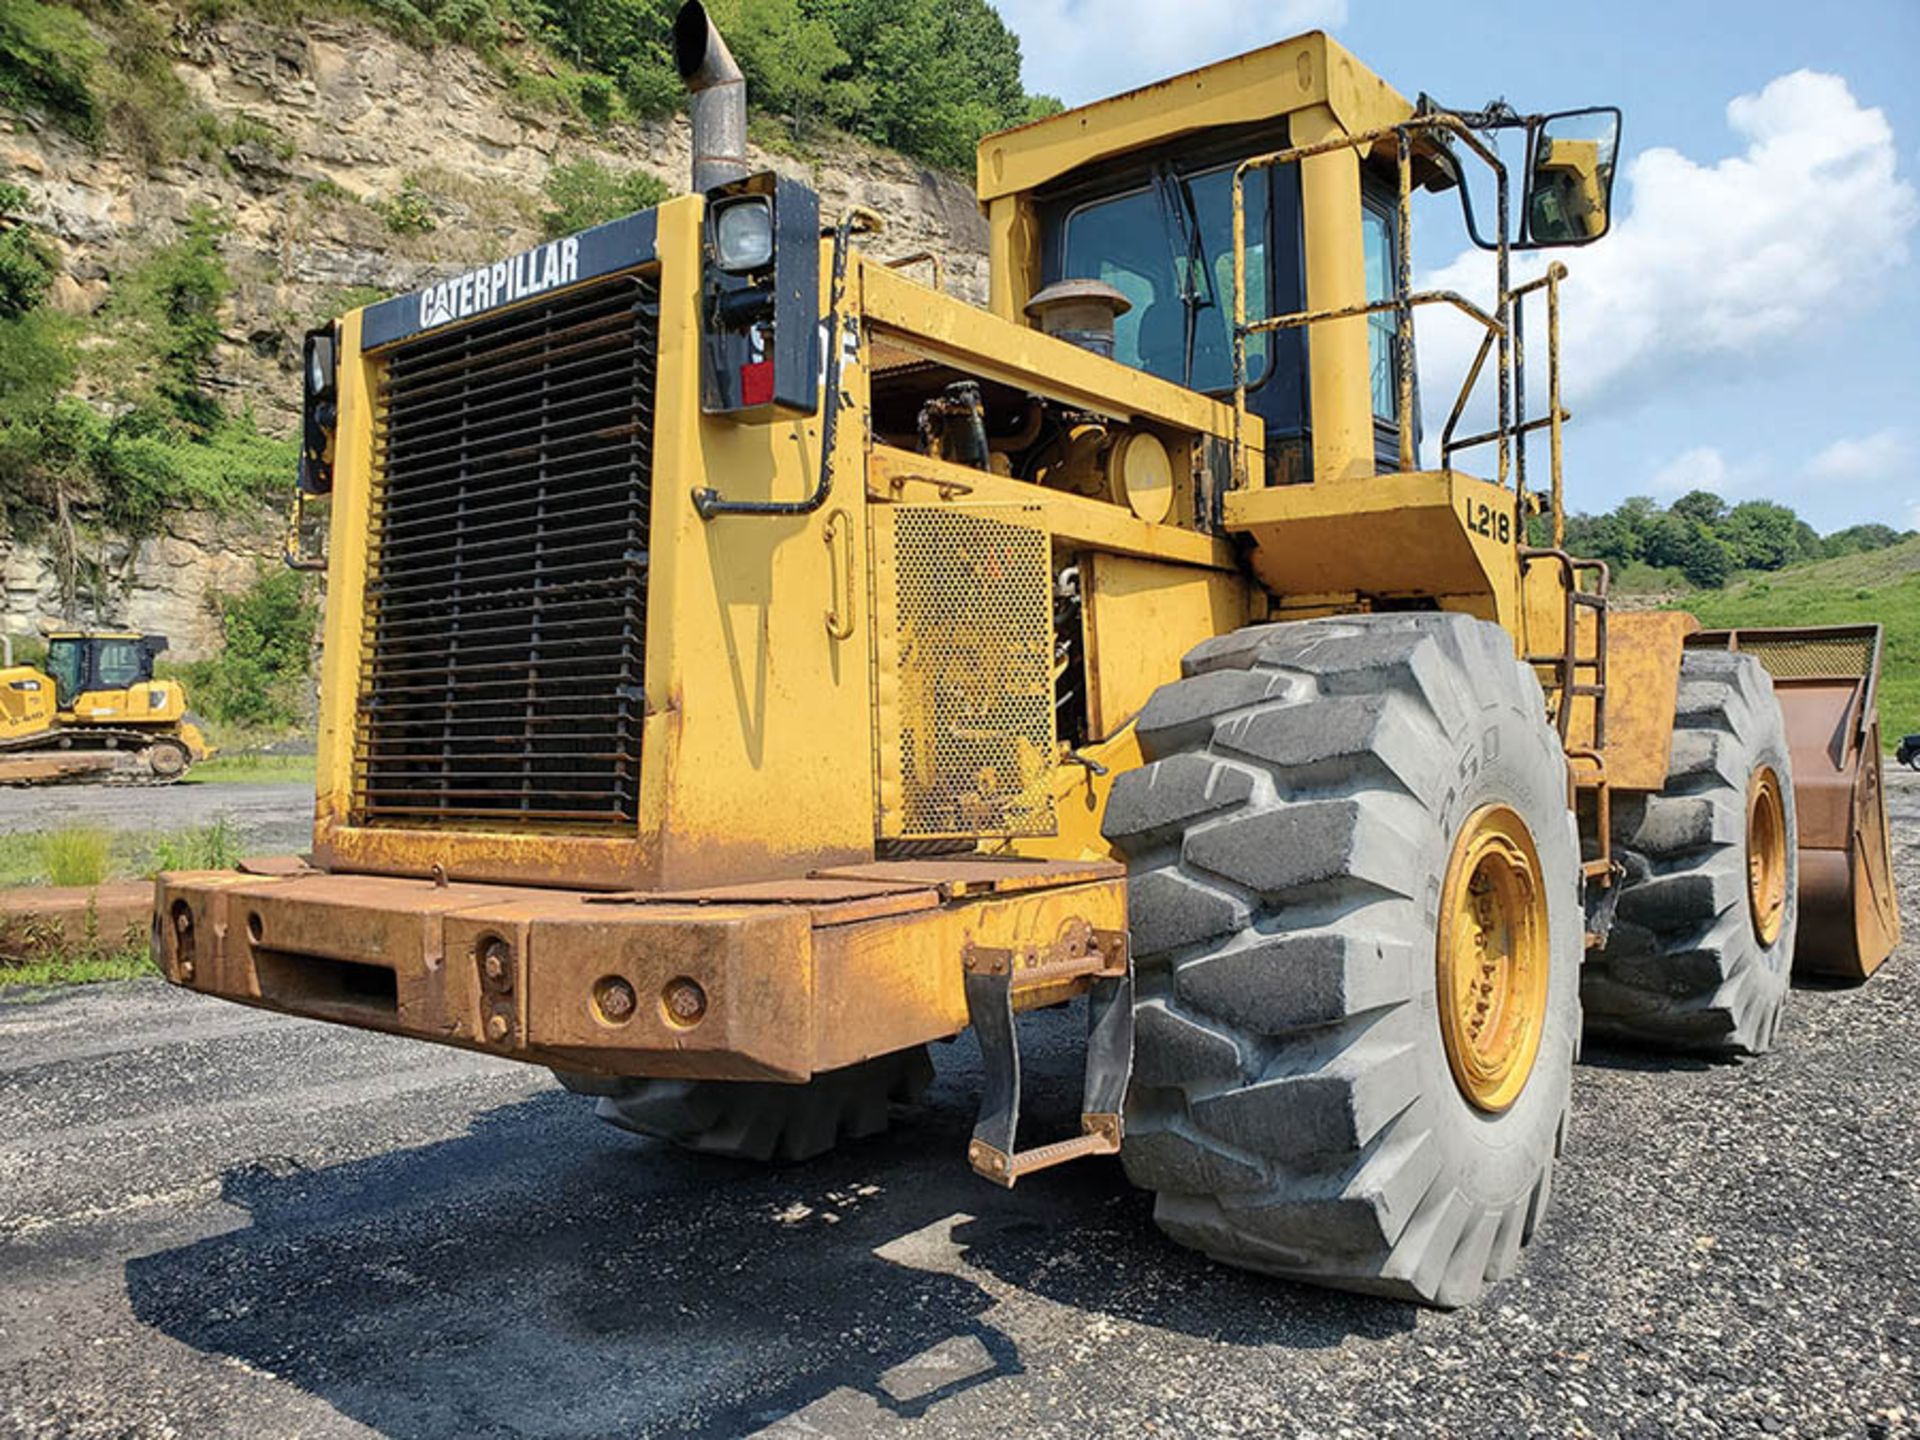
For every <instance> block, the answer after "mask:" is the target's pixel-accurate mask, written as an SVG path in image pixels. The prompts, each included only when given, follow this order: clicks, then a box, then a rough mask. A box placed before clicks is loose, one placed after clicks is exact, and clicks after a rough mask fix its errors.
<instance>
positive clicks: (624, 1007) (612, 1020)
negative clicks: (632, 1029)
mask: <svg viewBox="0 0 1920 1440" xmlns="http://www.w3.org/2000/svg"><path fill="white" fill-rule="evenodd" d="M593 1004H594V1008H595V1009H596V1010H597V1011H599V1014H600V1018H601V1019H602V1020H605V1021H606V1022H608V1023H609V1024H612V1025H621V1024H624V1023H626V1022H627V1021H628V1020H631V1019H632V1018H633V1012H634V1011H635V1010H636V1009H638V1008H639V1004H640V1002H639V999H638V997H636V996H635V995H634V993H633V986H632V984H631V983H630V982H628V981H627V980H626V979H624V978H623V977H621V976H619V975H608V976H606V977H605V978H604V979H602V980H601V981H599V983H597V984H596V985H595V986H594V987H593Z"/></svg>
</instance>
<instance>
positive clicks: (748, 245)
mask: <svg viewBox="0 0 1920 1440" xmlns="http://www.w3.org/2000/svg"><path fill="white" fill-rule="evenodd" d="M713 250H714V261H715V263H716V264H718V265H719V267H720V268H721V269H722V270H725V271H727V272H729V273H730V274H736V275H737V274H739V273H741V272H742V271H746V270H758V269H760V268H761V267H762V266H764V265H766V264H767V263H768V262H770V261H771V260H772V259H773V205H772V204H771V202H769V200H768V199H767V197H766V196H764V195H744V196H742V197H741V198H739V199H738V200H732V201H729V202H727V203H726V204H725V205H723V206H721V207H720V209H719V210H717V211H716V212H715V213H714V217H713Z"/></svg>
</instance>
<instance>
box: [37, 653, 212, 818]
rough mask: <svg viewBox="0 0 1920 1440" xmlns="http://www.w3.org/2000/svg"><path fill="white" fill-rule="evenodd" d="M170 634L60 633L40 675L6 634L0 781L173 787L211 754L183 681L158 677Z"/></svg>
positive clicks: (38, 670) (40, 670)
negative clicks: (21, 660)
mask: <svg viewBox="0 0 1920 1440" xmlns="http://www.w3.org/2000/svg"><path fill="white" fill-rule="evenodd" d="M166 648H167V641H166V637H165V636H162V635H141V634H137V633H133V632H123V631H113V632H79V631H62V632H59V633H56V634H53V635H50V636H48V637H47V659H46V668H45V669H44V670H42V669H37V668H35V667H34V666H31V665H16V664H14V663H13V642H12V640H11V639H8V638H6V637H4V636H0V785H37V784H47V783H54V782H59V781H67V780H86V781H90V780H114V781H133V782H136V783H143V784H161V785H165V784H171V783H172V782H173V781H175V780H178V779H179V778H180V777H181V776H182V775H185V774H186V773H187V770H188V769H189V768H190V767H191V766H192V765H193V764H194V763H195V762H196V761H199V760H204V759H206V758H207V756H208V754H209V753H210V752H209V750H208V748H207V742H206V738H205V737H204V736H203V735H202V734H201V732H200V727H199V724H198V723H197V722H196V721H195V719H194V717H193V716H192V715H191V714H190V713H189V712H188V710H187V696H186V691H185V690H184V689H183V688H182V687H181V685H180V682H179V681H177V680H156V679H154V676H153V661H154V657H155V656H157V655H160V654H162V653H164V652H165V651H166Z"/></svg>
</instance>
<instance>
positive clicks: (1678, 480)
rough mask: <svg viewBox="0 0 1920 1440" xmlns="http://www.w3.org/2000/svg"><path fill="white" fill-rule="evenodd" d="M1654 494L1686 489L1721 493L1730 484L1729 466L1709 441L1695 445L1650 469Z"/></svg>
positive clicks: (1732, 481) (1671, 492)
mask: <svg viewBox="0 0 1920 1440" xmlns="http://www.w3.org/2000/svg"><path fill="white" fill-rule="evenodd" d="M1651 483H1652V485H1653V489H1654V493H1655V494H1673V495H1684V494H1685V493H1686V492H1687V491H1689V490H1711V491H1712V492H1713V493H1714V494H1716V495H1725V494H1726V493H1727V491H1728V490H1729V489H1731V488H1733V486H1734V483H1735V480H1734V473H1733V467H1732V466H1730V465H1729V464H1727V457H1726V456H1725V455H1723V454H1721V453H1720V451H1719V450H1717V449H1715V448H1714V447H1713V446H1711V445H1696V446H1694V448H1693V449H1691V450H1688V451H1685V452H1683V453H1681V454H1679V455H1676V456H1674V457H1673V459H1671V460H1669V461H1668V462H1667V463H1666V464H1664V465H1662V466H1661V467H1660V468H1659V469H1658V470H1656V471H1654V473H1653V480H1652V482H1651Z"/></svg>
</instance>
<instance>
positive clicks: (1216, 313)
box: [1061, 165, 1269, 390]
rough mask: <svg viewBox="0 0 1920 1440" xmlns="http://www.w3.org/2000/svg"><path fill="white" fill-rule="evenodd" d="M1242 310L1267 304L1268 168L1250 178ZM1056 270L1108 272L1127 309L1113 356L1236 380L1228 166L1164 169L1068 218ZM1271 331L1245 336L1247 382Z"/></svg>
mask: <svg viewBox="0 0 1920 1440" xmlns="http://www.w3.org/2000/svg"><path fill="white" fill-rule="evenodd" d="M1246 206H1247V315H1248V317H1249V318H1250V319H1258V318H1260V317H1261V316H1264V315H1265V314H1266V313H1267V216H1268V214H1269V206H1268V199H1267V172H1266V171H1264V170H1256V171H1254V172H1253V173H1252V174H1250V175H1249V176H1247V179H1246ZM1063 248H1064V252H1065V253H1064V255H1063V257H1062V260H1063V264H1062V270H1061V273H1062V274H1064V275H1068V276H1071V277H1073V278H1074V279H1098V280H1104V281H1106V283H1107V284H1109V285H1111V286H1113V287H1114V288H1115V289H1116V290H1118V291H1119V292H1120V293H1121V294H1123V295H1125V296H1126V297H1127V299H1129V300H1130V301H1132V302H1133V308H1132V309H1131V310H1129V311H1128V312H1127V313H1126V314H1124V315H1122V316H1121V317H1120V318H1119V320H1118V321H1117V322H1116V323H1115V325H1114V346H1113V358H1114V359H1116V360H1118V361H1120V362H1121V363H1122V364H1124V365H1131V366H1133V367H1134V368H1135V369H1137V370H1145V371H1148V372H1149V373H1151V374H1154V375H1158V376H1160V377H1161V378H1162V379H1165V380H1172V381H1175V382H1177V383H1179V384H1182V385H1186V386H1188V387H1189V388H1191V389H1194V390H1226V389H1229V388H1231V386H1232V385H1233V167H1232V166H1231V165H1227V166H1222V167H1221V168H1219V169H1217V170H1209V171H1207V172H1206V173H1204V174H1200V175H1189V176H1185V177H1179V176H1174V175H1171V174H1166V173H1163V174H1162V175H1161V176H1160V177H1159V178H1158V180H1157V181H1156V183H1155V184H1152V185H1149V186H1147V187H1145V188H1144V189H1140V190H1135V191H1131V192H1129V193H1128V194H1125V195H1118V196H1115V197H1114V198H1112V199H1110V200H1100V201H1096V202H1094V203H1092V204H1089V205H1083V206H1081V207H1080V208H1079V209H1078V210H1076V211H1074V212H1073V214H1072V215H1070V216H1069V217H1068V218H1067V225H1066V237H1065V244H1064V247H1063ZM1267 350H1268V337H1267V336H1265V335H1253V336H1249V337H1248V339H1247V384H1248V385H1249V386H1253V385H1257V384H1259V383H1260V381H1261V380H1262V379H1263V378H1264V377H1265V375H1266V369H1267Z"/></svg>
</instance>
